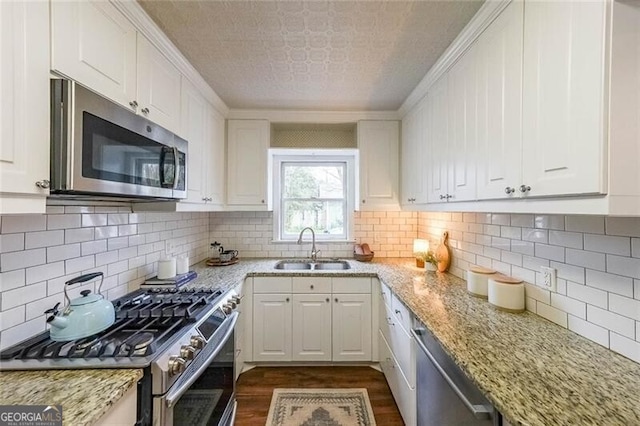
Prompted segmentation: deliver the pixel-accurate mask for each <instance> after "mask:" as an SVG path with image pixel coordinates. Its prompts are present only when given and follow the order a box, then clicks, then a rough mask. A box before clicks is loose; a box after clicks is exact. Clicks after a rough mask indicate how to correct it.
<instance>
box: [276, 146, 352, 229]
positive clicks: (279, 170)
mask: <svg viewBox="0 0 640 426" xmlns="http://www.w3.org/2000/svg"><path fill="white" fill-rule="evenodd" d="M271 151H272V152H271V159H272V161H271V163H272V164H271V167H272V178H273V182H272V188H273V206H272V207H273V212H274V214H273V217H274V234H275V235H274V239H276V240H280V241H292V240H297V239H298V235H299V234H300V231H301V230H302V229H304V228H306V227H310V228H312V229H313V230H314V231H315V233H316V240H319V241H322V240H325V241H346V240H349V239H351V234H352V233H351V223H352V217H353V213H352V212H353V210H354V200H355V199H356V198H355V178H354V177H355V165H356V161H355V159H356V157H357V153H356V152H355V151H354V150H339V151H337V152H336V150H321V151H319V150H277V149H274V150H271Z"/></svg>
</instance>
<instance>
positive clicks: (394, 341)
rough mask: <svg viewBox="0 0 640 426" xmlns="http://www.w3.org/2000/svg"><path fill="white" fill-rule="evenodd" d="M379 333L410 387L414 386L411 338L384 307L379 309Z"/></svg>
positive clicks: (413, 358) (386, 307)
mask: <svg viewBox="0 0 640 426" xmlns="http://www.w3.org/2000/svg"><path fill="white" fill-rule="evenodd" d="M379 312H380V314H379V315H380V317H379V322H380V332H381V333H382V335H383V336H384V338H385V340H386V341H387V342H388V344H389V347H390V349H391V352H392V353H393V356H394V357H395V359H396V360H397V364H398V366H399V368H400V369H401V370H402V373H403V374H404V375H405V376H406V379H407V381H408V382H409V384H411V385H412V386H413V385H414V384H415V352H414V348H413V337H412V336H411V335H410V334H409V333H408V332H407V331H406V330H404V329H403V328H402V327H401V326H400V324H399V322H398V319H397V317H396V316H394V315H393V313H392V312H391V311H390V308H389V307H388V306H386V305H382V306H381V307H380V311H379ZM382 361H383V360H382V358H381V359H380V362H382Z"/></svg>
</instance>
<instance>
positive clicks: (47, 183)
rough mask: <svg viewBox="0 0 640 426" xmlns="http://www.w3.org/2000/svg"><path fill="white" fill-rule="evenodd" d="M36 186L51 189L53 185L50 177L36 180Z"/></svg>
mask: <svg viewBox="0 0 640 426" xmlns="http://www.w3.org/2000/svg"><path fill="white" fill-rule="evenodd" d="M36 186H37V187H38V188H41V189H49V188H50V187H51V181H49V180H48V179H43V180H39V181H37V182H36Z"/></svg>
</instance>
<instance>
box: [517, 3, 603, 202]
mask: <svg viewBox="0 0 640 426" xmlns="http://www.w3.org/2000/svg"><path fill="white" fill-rule="evenodd" d="M606 7H607V2H606V1H604V0H602V1H557V2H535V1H534V2H528V3H527V4H526V8H525V9H526V10H525V15H524V68H523V75H524V78H523V87H524V89H523V132H522V134H523V158H522V172H523V178H522V183H523V184H524V185H526V186H530V187H531V189H530V190H529V191H527V190H526V189H525V194H526V195H530V196H543V195H544V196H546V195H569V194H586V193H599V192H604V188H605V186H604V171H603V170H604V160H605V156H604V135H605V131H606V130H605V128H604V127H605V126H604V117H605V115H604V113H603V103H604V89H605V85H604V78H605V72H604V70H605V66H604V63H603V61H604V51H605V44H604V41H605V39H606V37H605V34H604V31H605V21H606Z"/></svg>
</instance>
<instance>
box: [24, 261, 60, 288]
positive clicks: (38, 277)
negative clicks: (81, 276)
mask: <svg viewBox="0 0 640 426" xmlns="http://www.w3.org/2000/svg"><path fill="white" fill-rule="evenodd" d="M63 275H64V262H55V263H47V264H46V265H40V266H34V267H32V268H27V270H26V280H27V285H29V284H33V283H37V282H40V281H46V280H49V279H51V278H57V277H61V276H63Z"/></svg>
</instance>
